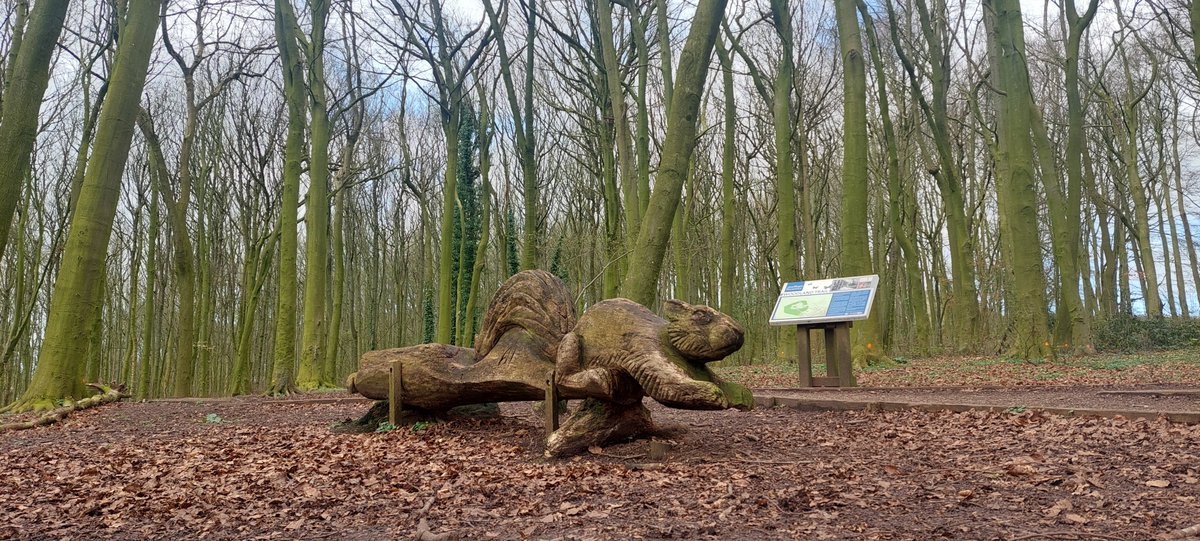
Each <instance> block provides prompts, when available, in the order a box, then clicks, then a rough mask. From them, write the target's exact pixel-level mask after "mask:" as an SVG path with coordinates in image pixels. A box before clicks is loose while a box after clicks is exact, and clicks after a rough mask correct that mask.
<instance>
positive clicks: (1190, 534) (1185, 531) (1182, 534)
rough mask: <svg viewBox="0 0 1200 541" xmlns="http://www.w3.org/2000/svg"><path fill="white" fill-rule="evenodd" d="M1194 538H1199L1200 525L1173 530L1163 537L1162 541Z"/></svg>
mask: <svg viewBox="0 0 1200 541" xmlns="http://www.w3.org/2000/svg"><path fill="white" fill-rule="evenodd" d="M1194 537H1200V524H1196V525H1194V526H1188V527H1187V528H1181V529H1178V530H1175V531H1173V532H1171V533H1169V534H1167V535H1166V536H1164V537H1163V539H1190V538H1194Z"/></svg>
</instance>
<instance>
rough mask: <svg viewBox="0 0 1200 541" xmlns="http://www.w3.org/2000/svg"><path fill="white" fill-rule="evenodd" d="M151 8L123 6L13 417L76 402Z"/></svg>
mask: <svg viewBox="0 0 1200 541" xmlns="http://www.w3.org/2000/svg"><path fill="white" fill-rule="evenodd" d="M156 8H157V2H156V1H154V0H130V1H129V6H128V16H127V19H126V20H125V21H124V24H123V26H122V31H121V38H120V42H119V43H118V46H117V54H116V57H115V61H114V65H113V70H112V75H111V76H110V83H109V84H110V89H111V90H110V91H109V96H108V98H107V99H106V100H105V102H104V105H103V106H102V109H101V112H100V117H99V124H98V126H97V132H96V142H95V145H94V146H93V148H92V154H91V157H90V158H89V160H88V166H87V170H86V173H85V175H84V181H83V186H82V188H81V190H80V194H79V202H78V207H77V209H76V211H75V213H74V216H73V217H72V219H71V228H70V231H69V233H68V234H67V241H66V246H65V248H64V251H63V256H62V262H63V264H62V267H61V268H60V270H59V273H58V279H57V280H56V282H55V286H54V292H53V294H52V296H51V300H50V312H49V315H48V319H47V324H46V334H45V338H44V341H43V343H42V347H41V350H40V352H39V354H38V365H37V372H36V373H35V374H34V377H33V380H32V381H31V382H30V385H29V387H28V389H26V391H25V394H24V395H22V397H21V398H20V399H18V401H17V402H16V403H15V404H13V405H12V406H11V407H10V409H12V410H14V411H25V410H45V409H51V408H53V407H54V405H55V404H54V401H55V400H58V399H72V398H82V396H83V393H84V386H83V381H82V379H81V378H82V376H83V373H82V370H83V364H82V361H83V359H85V358H86V350H87V347H88V342H89V340H88V336H87V335H88V332H89V329H90V325H88V323H89V321H90V318H91V317H92V316H93V315H94V313H95V306H94V303H95V302H96V301H95V299H96V288H98V287H100V284H99V283H97V281H96V280H95V277H96V276H98V275H100V274H101V273H102V269H103V267H104V265H105V256H106V255H107V252H108V250H107V249H106V247H107V246H108V241H109V237H110V236H111V234H112V224H113V219H114V217H115V216H116V212H117V204H118V202H119V196H120V191H121V190H120V186H121V177H122V174H123V172H124V170H125V162H126V160H127V158H128V157H129V147H130V144H131V143H132V140H133V130H134V127H135V126H134V119H135V118H136V117H137V111H138V102H139V101H140V99H141V95H142V88H143V87H144V86H145V82H146V72H147V68H148V66H149V62H150V53H151V51H152V49H153V42H154V35H155V31H156V30H157V28H158V24H157V23H158V10H157V9H156ZM35 109H36V108H35Z"/></svg>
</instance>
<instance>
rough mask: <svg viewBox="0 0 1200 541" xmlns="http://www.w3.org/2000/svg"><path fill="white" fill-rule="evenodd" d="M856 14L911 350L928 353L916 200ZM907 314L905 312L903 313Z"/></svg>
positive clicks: (871, 29) (874, 50)
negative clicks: (873, 87)
mask: <svg viewBox="0 0 1200 541" xmlns="http://www.w3.org/2000/svg"><path fill="white" fill-rule="evenodd" d="M857 4H858V10H859V12H860V13H861V14H862V18H863V26H864V28H865V30H866V35H867V42H868V43H869V44H870V51H871V62H872V65H873V66H874V68H875V72H876V84H877V85H878V87H879V102H878V105H879V116H880V123H881V127H882V129H883V139H884V145H885V147H886V153H887V190H888V204H889V210H888V213H887V214H888V225H889V226H890V228H891V230H892V231H891V233H892V236H893V238H894V239H896V243H897V244H899V245H900V254H901V258H902V259H903V260H904V280H905V285H907V287H908V294H909V302H908V303H907V304H908V306H910V307H911V313H910V315H911V317H912V319H913V329H914V331H915V333H914V336H913V344H912V345H913V347H914V349H915V351H916V352H917V353H918V354H924V353H927V352H928V351H929V346H930V335H931V324H930V319H929V308H928V305H927V304H926V296H925V284H924V280H923V278H922V276H921V269H920V268H919V266H918V264H919V261H920V258H921V254H920V253H919V252H918V251H917V245H916V242H915V235H914V234H913V230H914V229H915V228H916V226H915V225H914V224H913V223H912V222H913V221H915V220H916V216H915V215H913V216H906V215H907V214H908V208H907V206H908V205H907V202H908V201H910V200H912V199H915V197H913V196H912V194H911V193H907V192H906V190H905V188H904V185H903V184H904V180H903V179H902V178H901V176H900V175H901V170H900V155H899V148H898V147H899V142H898V140H897V137H896V130H895V127H894V126H893V124H892V115H891V108H890V106H889V99H888V90H887V72H886V71H885V70H884V64H883V55H882V53H881V50H880V48H879V43H878V40H877V38H876V31H875V21H874V20H873V19H872V18H871V15H870V14H869V13H868V11H867V6H866V3H865V2H864V1H863V0H858V2H857ZM905 312H906V313H908V310H907V309H905Z"/></svg>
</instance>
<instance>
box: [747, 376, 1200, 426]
mask: <svg viewBox="0 0 1200 541" xmlns="http://www.w3.org/2000/svg"><path fill="white" fill-rule="evenodd" d="M755 398H756V399H757V405H758V406H760V407H771V406H784V407H791V408H796V409H815V410H866V409H870V410H905V409H910V408H917V409H925V410H930V411H936V410H949V411H960V412H961V411H966V410H971V409H982V410H992V411H1006V412H1021V411H1025V410H1042V411H1047V412H1050V413H1054V414H1058V415H1078V416H1099V417H1116V416H1121V417H1125V418H1131V419H1132V418H1148V419H1153V418H1155V417H1158V416H1160V415H1162V416H1165V417H1166V418H1168V419H1170V420H1172V421H1176V422H1185V423H1193V424H1194V423H1200V387H1196V386H1185V385H1139V386H1111V385H1108V386H1069V387H1068V386H1042V387H1017V388H995V387H992V388H988V387H949V388H947V387H940V388H916V387H897V388H874V389H872V388H853V389H819V388H818V389H763V390H758V391H755Z"/></svg>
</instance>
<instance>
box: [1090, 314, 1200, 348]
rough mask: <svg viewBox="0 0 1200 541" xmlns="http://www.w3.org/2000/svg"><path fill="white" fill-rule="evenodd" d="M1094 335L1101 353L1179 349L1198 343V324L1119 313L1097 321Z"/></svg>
mask: <svg viewBox="0 0 1200 541" xmlns="http://www.w3.org/2000/svg"><path fill="white" fill-rule="evenodd" d="M1095 333H1096V348H1097V349H1098V350H1100V351H1124V352H1129V351H1145V350H1154V349H1180V348H1186V347H1192V346H1196V345H1197V344H1200V321H1197V320H1193V319H1171V318H1157V319H1148V318H1144V317H1136V316H1132V315H1129V314H1122V315H1117V316H1113V317H1111V318H1109V319H1106V320H1097V321H1096V326H1095Z"/></svg>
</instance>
